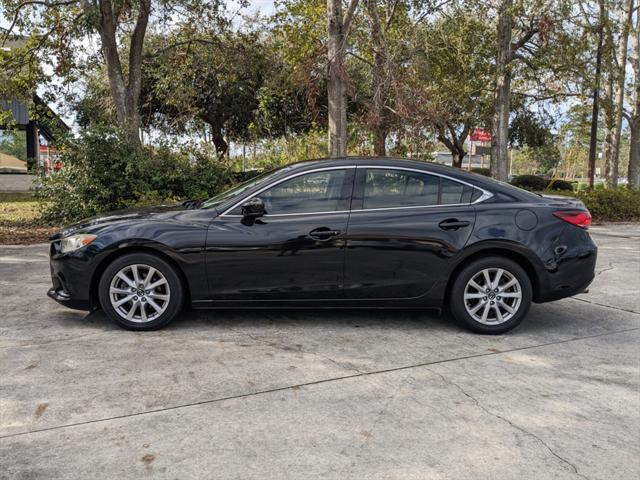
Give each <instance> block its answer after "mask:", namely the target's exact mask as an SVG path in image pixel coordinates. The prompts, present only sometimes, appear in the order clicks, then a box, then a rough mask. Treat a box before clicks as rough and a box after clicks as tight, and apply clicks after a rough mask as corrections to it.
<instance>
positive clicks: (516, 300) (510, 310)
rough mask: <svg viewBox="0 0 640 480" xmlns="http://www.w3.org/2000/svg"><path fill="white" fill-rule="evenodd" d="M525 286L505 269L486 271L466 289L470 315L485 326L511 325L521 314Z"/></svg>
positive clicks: (470, 280) (466, 302)
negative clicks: (517, 315)
mask: <svg viewBox="0 0 640 480" xmlns="http://www.w3.org/2000/svg"><path fill="white" fill-rule="evenodd" d="M521 302H522V287H521V286H520V282H519V281H518V279H517V278H516V277H515V275H513V274H512V273H511V272H509V271H508V270H505V269H504V268H485V269H483V270H481V271H479V272H478V273H476V274H475V275H474V276H472V277H471V278H470V279H469V281H468V282H467V285H466V286H465V289H464V306H465V308H466V310H467V313H468V314H469V315H471V317H472V318H473V319H474V320H475V321H476V322H479V323H482V324H484V325H499V324H501V323H505V322H508V321H509V320H510V319H511V318H513V316H514V315H515V314H516V313H517V312H518V309H519V308H520V304H521Z"/></svg>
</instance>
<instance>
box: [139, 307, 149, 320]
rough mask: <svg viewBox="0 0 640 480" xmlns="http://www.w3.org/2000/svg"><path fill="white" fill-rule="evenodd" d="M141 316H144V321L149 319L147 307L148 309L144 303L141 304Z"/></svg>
mask: <svg viewBox="0 0 640 480" xmlns="http://www.w3.org/2000/svg"><path fill="white" fill-rule="evenodd" d="M140 316H141V317H142V321H143V322H146V321H147V320H148V319H147V309H146V307H145V304H144V303H141V304H140Z"/></svg>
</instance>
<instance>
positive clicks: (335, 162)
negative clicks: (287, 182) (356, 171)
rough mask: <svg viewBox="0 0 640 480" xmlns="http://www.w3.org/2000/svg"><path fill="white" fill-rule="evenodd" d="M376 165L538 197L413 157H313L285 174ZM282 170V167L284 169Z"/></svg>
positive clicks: (522, 197) (526, 198) (527, 198)
mask: <svg viewBox="0 0 640 480" xmlns="http://www.w3.org/2000/svg"><path fill="white" fill-rule="evenodd" d="M352 165H355V166H376V167H378V166H379V167H404V168H415V169H417V170H423V171H425V172H427V173H429V172H431V173H436V174H439V175H444V176H447V177H451V178H454V179H458V180H462V181H463V182H467V183H471V184H472V185H476V186H478V187H480V188H484V189H486V190H489V191H492V192H502V193H505V194H508V195H510V196H511V197H514V196H515V197H516V198H517V199H519V200H524V201H532V200H536V199H537V200H539V198H538V197H537V196H536V195H535V194H533V193H531V192H527V191H526V190H522V189H520V188H517V187H514V186H512V185H508V184H505V183H502V182H498V181H496V180H494V179H492V178H489V177H486V176H484V175H479V174H477V173H473V172H468V171H466V170H462V169H460V168H455V167H450V166H448V165H442V164H440V163H435V162H428V161H424V160H415V159H410V158H399V157H367V156H347V157H342V158H317V159H313V160H303V161H301V162H297V163H292V164H289V165H288V166H287V168H286V171H287V173H288V174H290V173H291V172H294V171H299V170H302V169H304V170H307V169H309V170H312V169H316V168H326V167H334V166H335V167H342V166H352ZM283 170H284V169H283Z"/></svg>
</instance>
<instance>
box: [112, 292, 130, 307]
mask: <svg viewBox="0 0 640 480" xmlns="http://www.w3.org/2000/svg"><path fill="white" fill-rule="evenodd" d="M133 297H134V295H129V296H127V297H124V298H122V299H120V300H118V301H117V302H115V303H112V305H113V306H114V307H115V308H118V307H119V306H120V305H124V304H125V303H127V302H130V301H131V300H133Z"/></svg>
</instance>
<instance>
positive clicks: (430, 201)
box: [362, 168, 473, 209]
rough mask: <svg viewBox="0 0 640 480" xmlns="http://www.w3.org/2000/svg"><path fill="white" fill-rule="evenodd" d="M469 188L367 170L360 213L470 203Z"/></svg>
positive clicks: (417, 175) (408, 174)
mask: <svg viewBox="0 0 640 480" xmlns="http://www.w3.org/2000/svg"><path fill="white" fill-rule="evenodd" d="M472 193H473V187H470V186H468V185H465V184H462V183H459V182H456V181H453V180H449V179H446V178H442V177H439V176H436V175H429V174H425V173H419V172H413V171H407V170H387V169H373V168H369V169H367V170H366V172H365V176H364V192H363V206H362V208H364V209H371V208H389V207H418V206H432V205H453V204H460V203H470V202H471V194H472Z"/></svg>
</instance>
